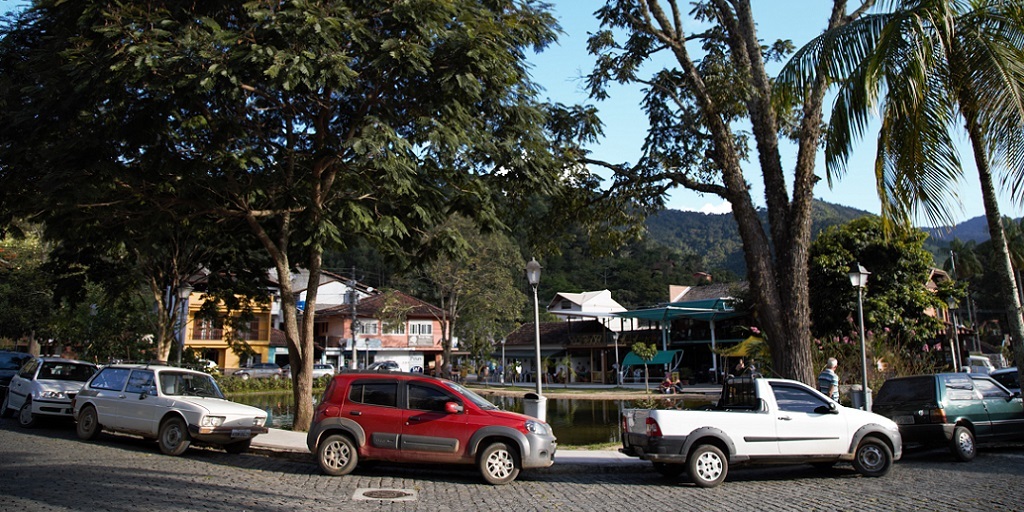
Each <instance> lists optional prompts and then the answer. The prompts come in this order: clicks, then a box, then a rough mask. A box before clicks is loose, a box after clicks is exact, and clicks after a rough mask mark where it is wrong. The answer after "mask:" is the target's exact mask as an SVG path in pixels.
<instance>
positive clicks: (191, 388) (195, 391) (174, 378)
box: [160, 371, 224, 398]
mask: <svg viewBox="0 0 1024 512" xmlns="http://www.w3.org/2000/svg"><path fill="white" fill-rule="evenodd" d="M160 390H161V391H163V394H164V395H167V396H208V397H213V398H224V394H223V393H221V391H220V388H219V387H217V383H216V382H215V381H214V380H213V377H210V376H209V375H206V374H200V373H189V372H174V371H170V372H162V373H161V374H160Z"/></svg>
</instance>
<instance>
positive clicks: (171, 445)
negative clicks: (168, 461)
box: [157, 416, 192, 455]
mask: <svg viewBox="0 0 1024 512" xmlns="http://www.w3.org/2000/svg"><path fill="white" fill-rule="evenodd" d="M157 441H158V444H159V445H160V451H161V452H163V453H164V454H166V455H181V454H183V453H185V450H188V447H189V445H190V444H192V438H191V436H189V434H188V427H187V426H186V425H185V421H184V420H182V419H181V418H179V417H177V416H174V417H171V418H167V419H166V420H164V422H163V423H161V424H160V434H159V437H158V438H157Z"/></svg>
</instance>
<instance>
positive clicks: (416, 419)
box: [405, 416, 423, 425]
mask: <svg viewBox="0 0 1024 512" xmlns="http://www.w3.org/2000/svg"><path fill="white" fill-rule="evenodd" d="M421 421H423V417H422V416H410V417H409V421H407V422H406V423H405V424H406V425H408V424H409V423H410V422H415V423H419V422H421Z"/></svg>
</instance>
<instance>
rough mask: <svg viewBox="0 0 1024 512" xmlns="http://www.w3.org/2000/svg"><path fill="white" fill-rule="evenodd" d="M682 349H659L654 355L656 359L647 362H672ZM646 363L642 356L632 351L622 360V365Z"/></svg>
mask: <svg viewBox="0 0 1024 512" xmlns="http://www.w3.org/2000/svg"><path fill="white" fill-rule="evenodd" d="M682 352H683V351H682V350H659V351H658V353H657V354H656V355H655V356H654V359H652V360H650V361H648V362H647V364H672V360H673V359H675V357H676V355H677V354H681V353H682ZM642 364H644V360H643V359H640V356H638V355H636V354H634V353H633V352H630V353H628V354H626V358H625V359H623V360H622V366H637V365H642Z"/></svg>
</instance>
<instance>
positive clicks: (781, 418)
mask: <svg viewBox="0 0 1024 512" xmlns="http://www.w3.org/2000/svg"><path fill="white" fill-rule="evenodd" d="M779 419H780V420H782V421H791V420H792V419H793V418H790V417H789V416H779Z"/></svg>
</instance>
